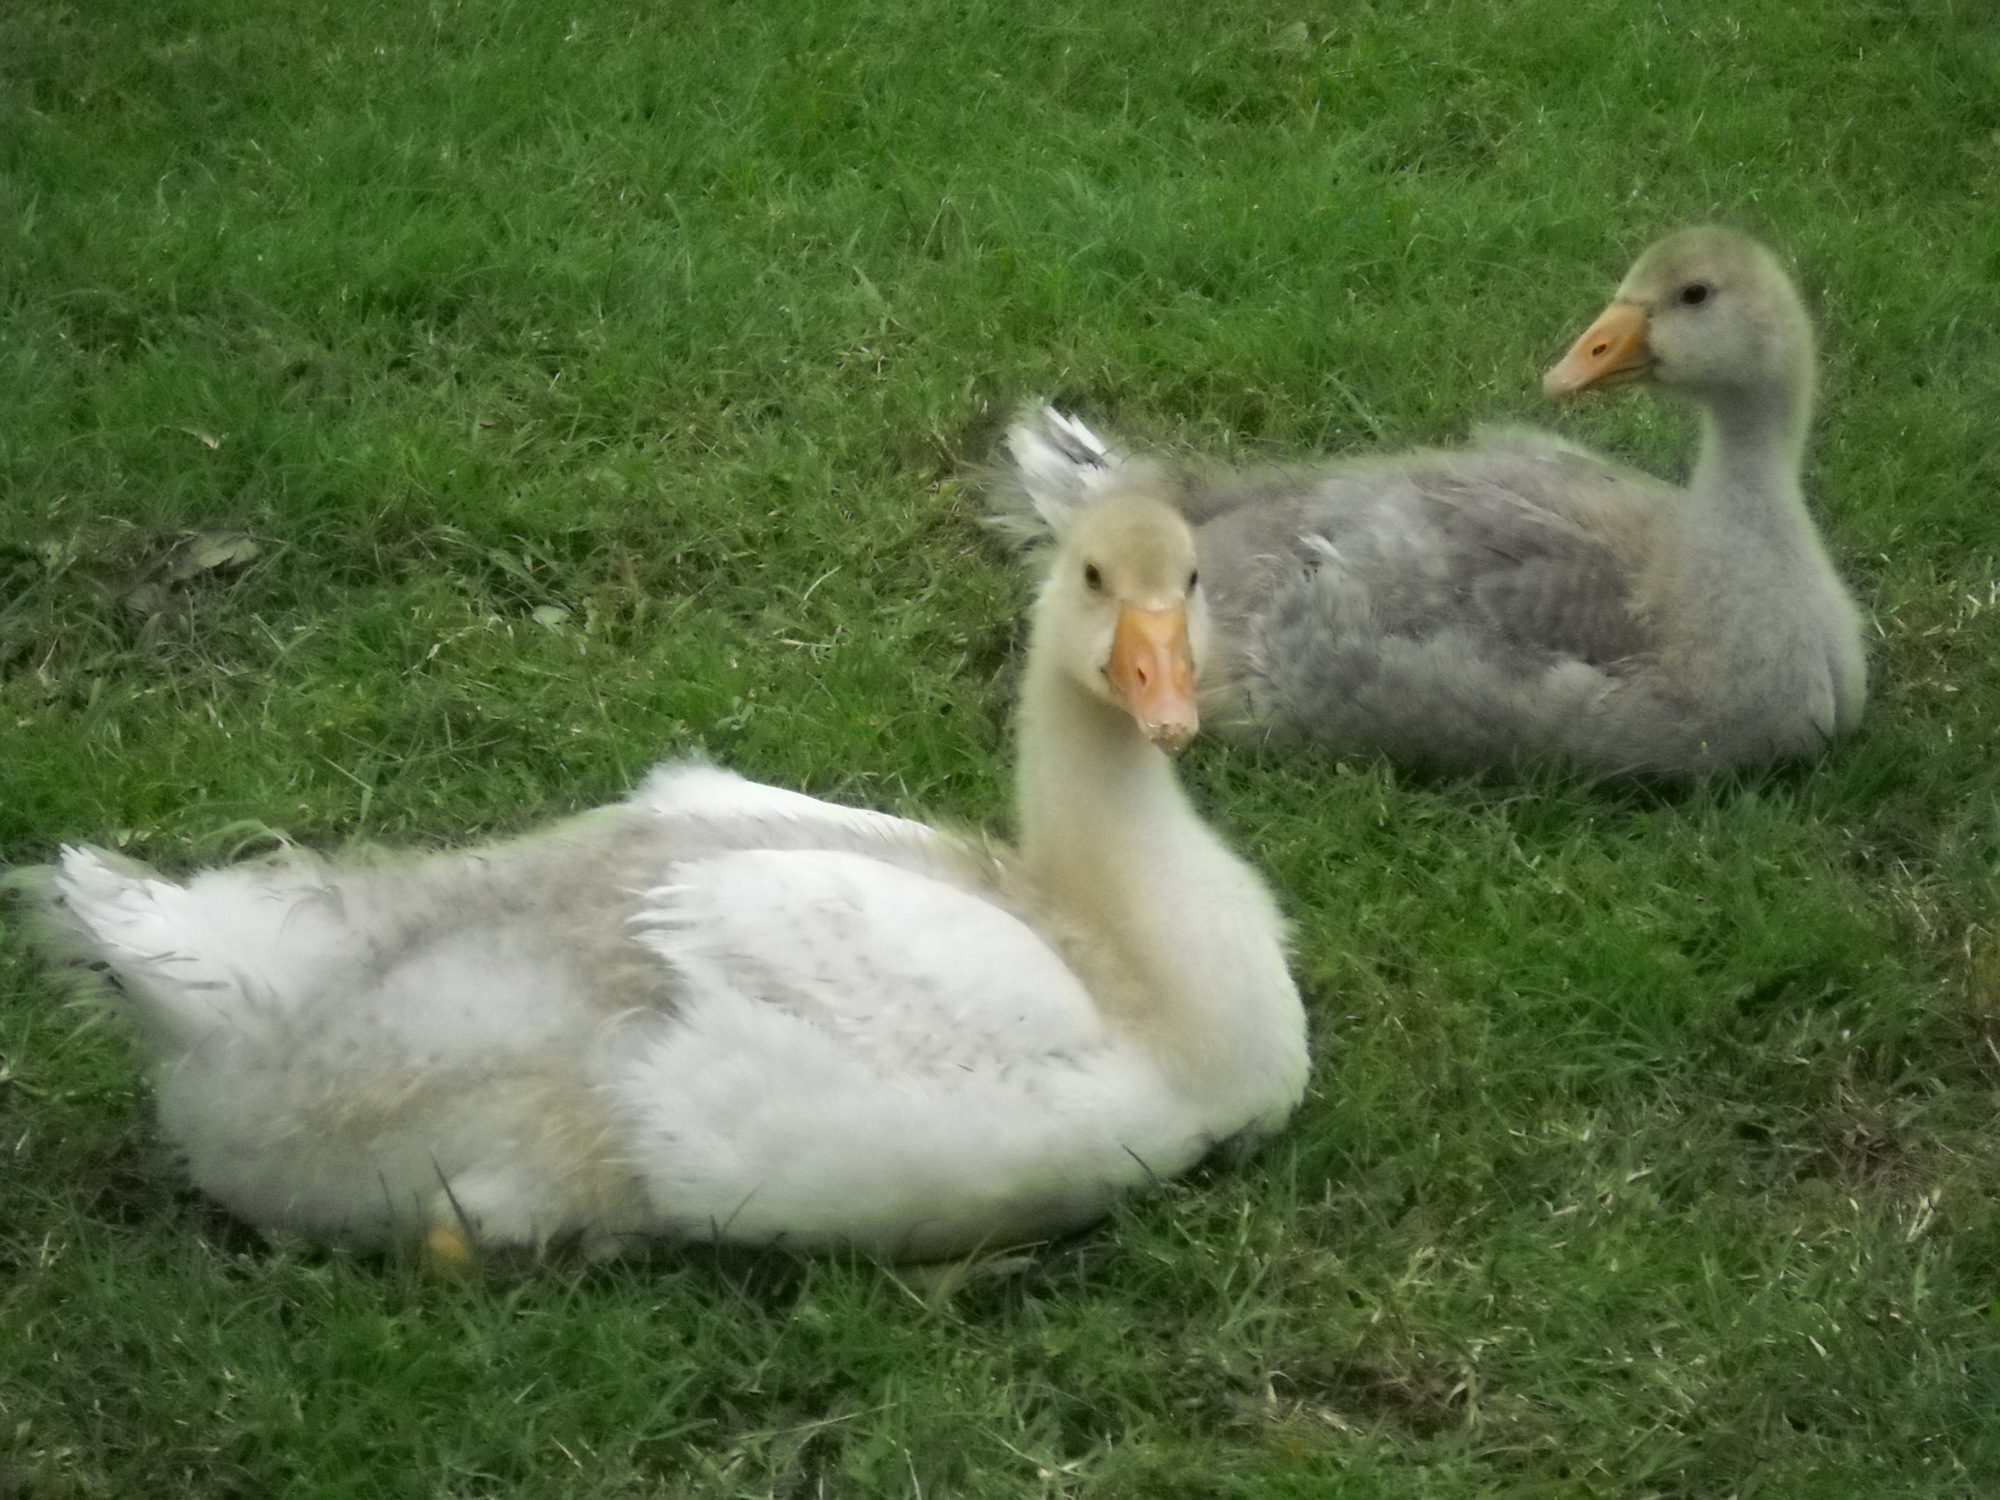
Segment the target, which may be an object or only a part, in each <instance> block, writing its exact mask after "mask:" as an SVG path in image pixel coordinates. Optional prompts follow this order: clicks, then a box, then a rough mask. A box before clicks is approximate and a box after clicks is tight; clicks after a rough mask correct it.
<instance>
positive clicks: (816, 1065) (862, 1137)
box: [611, 850, 1206, 1253]
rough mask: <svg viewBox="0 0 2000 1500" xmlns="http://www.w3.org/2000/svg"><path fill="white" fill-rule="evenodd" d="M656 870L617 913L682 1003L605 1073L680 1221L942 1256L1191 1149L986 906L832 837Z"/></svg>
mask: <svg viewBox="0 0 2000 1500" xmlns="http://www.w3.org/2000/svg"><path fill="white" fill-rule="evenodd" d="M673 875H674V883H673V884H671V885H666V886H662V887H660V888H659V889H657V890H655V891H651V892H648V893H647V897H646V901H645V905H644V908H643V909H642V911H641V912H640V913H639V915H638V916H637V917H635V918H634V919H633V930H634V933H635V936H636V937H637V939H638V941H640V942H641V943H643V944H644V945H645V946H646V947H648V948H649V949H651V950H652V951H653V952H654V953H656V954H657V955H658V956H659V957H660V958H662V959H663V960H665V961H666V962H667V963H668V964H670V965H671V966H672V967H673V968H674V970H675V971H676V972H677V974H678V975H679V977H680V979H681V981H682V985H681V990H682V996H681V1003H680V1004H679V1005H678V1006H677V1007H676V1010H675V1013H674V1015H673V1017H672V1018H671V1019H670V1020H663V1021H661V1022H658V1023H652V1022H647V1023H643V1025H642V1030H641V1032H640V1034H639V1035H638V1036H636V1037H631V1038H628V1040H627V1041H625V1042H623V1043H621V1056H620V1058H619V1060H618V1061H617V1062H615V1063H614V1064H613V1065H612V1070H611V1071H612V1077H613V1078H614V1080H615V1081H614V1083H613V1090H614V1092H615V1093H616V1094H617V1095H619V1096H620V1097H621V1098H622V1099H623V1100H624V1101H625V1104H626V1108H627V1109H628V1110H629V1112H630V1114H631V1116H632V1117H633V1120H634V1128H635V1131H636V1136H637V1143H636V1150H635V1157H636V1165H637V1167H638V1169H639V1171H640V1173H641V1174H642V1175H643V1176H644V1178H645V1179H646V1182H647V1185H648V1188H649V1190H650V1191H651V1193H652V1195H653V1197H654V1201H655V1204H656V1206H657V1209H658V1211H659V1212H660V1213H661V1214H662V1215H663V1216H665V1217H666V1218H668V1219H669V1220H671V1221H673V1222H674V1223H675V1224H677V1225H678V1226H679V1227H680V1228H681V1229H682V1231H683V1232H689V1233H694V1234H697V1235H699V1234H703V1233H714V1234H716V1235H718V1236H719V1237H723V1238H728V1239H734V1240H743V1241H753V1242H754V1241H763V1240H772V1239H777V1238H780V1237H782V1238H784V1239H785V1240H786V1241H787V1242H788V1243H791V1244H799V1245H804V1244H812V1243H816V1242H821V1241H828V1240H837V1241H844V1242H848V1243H853V1244H856V1245H860V1246H863V1247H870V1248H876V1249H881V1250H887V1251H890V1252H904V1253H906V1252H908V1251H910V1250H911V1249H913V1248H917V1249H921V1248H922V1247H924V1246H925V1245H926V1244H928V1243H929V1242H928V1241H927V1240H926V1239H925V1234H926V1230H925V1228H924V1226H925V1225H926V1224H927V1223H931V1222H939V1223H948V1224H951V1225H954V1226H957V1227H956V1228H955V1229H954V1231H953V1233H952V1237H951V1238H949V1239H948V1240H943V1241H940V1242H939V1248H940V1249H941V1250H944V1249H950V1248H954V1247H956V1248H966V1247H969V1244H972V1243H976V1242H977V1241H978V1239H979V1238H980V1237H981V1236H982V1235H983V1234H991V1235H992V1236H994V1237H995V1238H996V1239H1004V1238H1005V1237H1006V1236H1007V1235H1008V1234H1009V1233H1010V1232H1018V1231H1017V1230H1016V1226H1018V1225H1026V1224H1033V1223H1046V1222H1049V1221H1054V1222H1058V1223H1060V1222H1063V1221H1065V1220H1069V1219H1072V1218H1074V1219H1075V1220H1077V1221H1081V1220H1082V1219H1084V1218H1087V1217H1089V1216H1090V1215H1092V1214H1094V1213H1097V1212H1101V1211H1102V1208H1103V1204H1104V1200H1105V1198H1106V1197H1107V1195H1108V1194H1109V1193H1110V1192H1111V1191H1113V1190H1114V1189H1115V1188H1117V1187H1120V1186H1128V1185H1131V1184H1134V1183H1137V1182H1142V1181H1144V1180H1145V1179H1146V1178H1147V1176H1148V1175H1149V1174H1151V1173H1155V1172H1157V1173H1159V1174H1160V1175H1165V1174H1167V1173H1170V1172H1174V1171H1178V1170H1180V1169H1181V1168H1183V1167H1184V1166H1186V1165H1187V1164H1188V1162H1189V1161H1190V1160H1191V1159H1192V1158H1193V1156H1194V1155H1196V1154H1198V1153H1199V1151H1200V1150H1201V1149H1202V1148H1203V1147H1204V1146H1205V1145H1206V1142H1205V1141H1201V1140H1198V1139H1195V1138H1194V1137H1193V1134H1192V1133H1191V1132H1190V1131H1188V1130H1187V1129H1186V1128H1185V1127H1184V1126H1183V1125H1181V1124H1180V1123H1179V1112H1178V1109H1177V1107H1176V1104H1175V1101H1174V1099H1173V1098H1172V1096H1171V1094H1170V1093H1169V1091H1168V1090H1167V1088H1166V1086H1165V1085H1164V1084H1163V1083H1162V1082H1161V1080H1160V1078H1159V1077H1158V1075H1157V1074H1156V1073H1155V1072H1154V1071H1153V1070H1152V1069H1151V1068H1150V1067H1148V1066H1146V1065H1145V1064H1143V1063H1142V1062H1140V1061H1138V1060H1136V1056H1135V1054H1134V1053H1133V1051H1132V1050H1131V1049H1129V1048H1124V1047H1115V1046H1113V1045H1111V1038H1110V1037H1109V1035H1108V1033H1107V1032H1106V1029H1105V1026H1104V1023H1103V1021H1102V1020H1101V1019H1100V1016H1099V1013H1098V1009H1097V1007H1096V1005H1095V1004H1094V1002H1093V1001H1092V999H1091V997H1090V995H1089V994H1088V992H1087V991H1086V990H1085V989H1084V987H1083V984H1082V982H1081V981H1080V980H1079V979H1078V978H1077V976H1076V975H1075V974H1074V973H1073V972H1071V970H1070V969H1069V967H1068V966H1067V964H1066V963H1065V962H1064V961H1063V959H1062V958H1061V957H1060V956H1059V955H1058V954H1057V953H1056V952H1055V950H1054V949H1052V948H1051V947H1050V946H1049V945H1048V944H1047V943H1046V942H1045V941H1044V940H1043V939H1042V938H1041V937H1040V936H1039V935H1037V934H1036V933H1035V932H1034V930H1033V929H1031V928H1030V927H1029V926H1028V925H1027V924H1026V923H1025V922H1023V921H1022V920H1021V919H1020V918H1019V917H1017V916H1015V915H1013V914H1012V913H1010V912H1008V911H1007V910H1005V909H1003V908H1002V907H1000V906H998V905H996V904H994V903H993V902H992V901H991V900H988V899H984V898H982V897H981V896H980V895H978V894H974V893H971V892H968V891H966V890H964V889H962V888H960V887H959V886H956V885H954V884H949V883H946V882H943V881H939V880H935V879H932V878H929V877H928V876H926V875H924V874H922V873H918V872H914V871H911V870H909V869H905V868H901V867H898V866H896V865H893V864H888V863H884V862H882V861H879V860H875V859H871V858H869V857H868V856H867V855H865V854H857V853H850V852H841V851H823V850H811V851H789V850H788V851H774V850H763V851H747V852H740V853H731V854H725V855H721V856H718V857H715V858H711V859H704V860H700V861H694V862H690V863H687V864H683V865H679V866H676V867H675V870H674V872H673ZM1003 1205H1004V1206H1005V1208H1006V1210H1007V1212H1006V1213H1004V1214H1003V1213H1001V1212H1000V1210H1001V1208H1002V1206H1003ZM912 1226H915V1227H914V1228H913V1227H912Z"/></svg>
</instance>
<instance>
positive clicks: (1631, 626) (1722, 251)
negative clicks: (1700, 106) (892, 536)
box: [996, 227, 1866, 777]
mask: <svg viewBox="0 0 2000 1500" xmlns="http://www.w3.org/2000/svg"><path fill="white" fill-rule="evenodd" d="M1812 367H1813V340H1812V331H1811V327H1810V324H1809V323H1808V321H1807V318H1806V313H1805V310H1804V307H1803V305H1802V303H1801V301H1800V298H1799V294H1798V292H1797V290H1796V289H1795V288H1794V286H1793V284H1792V282H1791V280H1790V278H1789V277H1787V275H1786V274H1785V272H1784V270H1783V269H1782V268H1781V267H1780V266H1779V264H1778V262H1777V260H1776V258H1775V257H1774V256H1773V255H1772V254H1771V252H1770V251H1769V250H1767V249H1766V248H1765V247H1764V246H1762V245H1761V244H1759V243H1758V242H1756V241H1755V240H1752V239H1750V238H1748V237H1747V236H1745V235H1743V234H1741V233H1738V232H1735V231H1732V230H1728V229H1722V228H1715V227H1703V228H1696V229H1688V230H1683V231H1681V232H1680V233H1677V234H1674V235H1672V236H1670V237H1668V238H1666V239H1664V240H1662V241H1660V242H1659V243H1657V244H1655V245H1653V246H1652V247H1651V248H1650V249H1648V250H1647V251H1646V252H1645V253H1644V254H1643V255H1642V256H1640V258H1639V260H1638V261H1637V263H1636V264H1634V265H1633V267H1632V268H1631V270H1630V272H1629V273H1628V274H1627V275H1626V277H1625V279H1624V282H1623V283H1622V284H1621V285H1620V286H1619V288H1618V290H1617V292H1616V294H1615V295H1614V297H1613V299H1612V301H1611V303H1610V305H1609V306H1608V307H1607V308H1606V309H1605V310H1604V312H1603V313H1602V315H1600V316H1599V317H1598V318H1597V319H1596V321H1594V322H1593V323H1591V324H1590V326H1589V327H1588V328H1587V329H1585V331H1584V332H1583V334H1582V335H1581V336H1580V337H1579V338H1578V339H1577V340H1576V342H1575V343H1574V345H1572V346H1571V348H1570V349H1569V352H1568V353H1567V354H1565V355H1564V356H1563V357H1562V359H1561V360H1560V362H1558V363H1557V364H1556V365H1555V366H1554V367H1553V368H1552V369H1550V370H1549V371H1548V373H1547V375H1546V377H1545V379H1544V382H1543V384H1544V389H1545V391H1546V392H1547V394H1548V395H1550V396H1551V397H1556V398H1566V397H1569V396H1573V395H1575V394H1577V393H1579V392H1582V391H1585V390H1589V389H1592V388H1599V387H1611V386H1617V385H1624V384H1630V383H1637V382H1646V383H1648V384H1651V385H1653V386H1655V387H1656V388H1658V389H1659V390H1661V391H1663V392H1667V393H1669V394H1672V395H1675V396H1678V397H1681V398H1684V399H1685V400H1687V401H1689V402H1691V403H1692V404H1693V405H1694V406H1695V407H1696V408H1697V410H1698V411H1699V413H1700V416H1701V424H1702V437H1701V447H1700V454H1699V457H1698V458H1697V460H1696V462H1695V466H1694V471H1693V475H1692V477H1691V479H1690V481H1689V483H1688V484H1687V486H1686V487H1685V488H1680V487H1676V486H1673V485H1669V484H1666V483H1663V482H1661V481H1659V480H1656V479H1653V478H1651V477H1649V476H1647V475H1645V474H1642V473H1639V472H1636V471H1634V470H1631V469H1628V468H1625V467H1623V466H1620V465H1618V464H1616V463H1613V462H1611V461H1609V460H1606V459H1604V458H1601V457H1598V456H1597V455H1595V454H1593V453H1590V452H1588V451H1587V450H1584V449H1582V448H1579V447H1576V446H1574V445H1572V444H1570V443H1568V442H1565V441H1563V440H1562V439H1560V438H1557V437H1555V436H1552V435H1549V434H1545V433H1540V432H1536V431H1534V430H1531V429H1525V428H1509V429H1499V430H1494V431H1487V432H1482V433H1479V434H1475V438H1474V441H1473V442H1472V443H1471V444H1470V445H1469V446H1467V447H1465V448H1462V449H1458V450H1424V451H1417V452H1413V453H1407V454H1402V455H1398V456H1395V457H1390V458H1380V459H1368V460H1360V461H1350V462H1331V463H1325V464H1322V465H1320V466H1317V467H1307V468H1299V469H1291V470H1283V471H1278V470H1269V471H1262V472H1258V471H1239V472H1234V473H1219V474H1218V473H1213V472H1210V471H1206V470H1201V469H1197V468H1193V467H1187V466H1176V465H1170V464H1167V463H1165V462H1162V461H1160V460H1157V459H1151V458H1145V457H1135V456H1128V455H1126V454H1124V453H1123V452H1122V451H1120V450H1119V449H1118V448H1117V447H1116V446H1115V445H1113V444H1111V443H1109V442H1106V441H1105V440H1103V439H1101V438H1099V437H1098V436H1097V435H1096V434H1095V433H1093V432H1092V431H1091V430H1090V429H1089V428H1088V427H1086V426H1084V425H1083V424H1082V423H1081V422H1079V421H1077V420H1076V419H1074V418H1073V417H1070V416H1067V415H1065V414H1063V413H1061V412H1058V411H1055V410H1053V409H1049V408H1043V409H1041V410H1039V411H1034V412H1030V413H1028V414H1026V415H1025V416H1023V417H1022V418H1021V419H1020V420H1019V421H1018V422H1017V423H1016V425H1015V426H1014V427H1013V428H1012V430H1011V432H1010V433H1009V436H1008V448H1009V450H1010V459H1011V462H1010V463H1008V464H1007V465H1005V466H1004V467H1003V472H1002V474H1001V475H1000V482H999V483H998V485H997V486H996V489H997V491H998V495H999V499H1000V504H1001V514H1000V515H999V516H998V517H997V518H996V520H997V522H998V523H999V524H1000V525H1002V526H1003V527H1004V528H1009V529H1012V530H1015V531H1016V532H1023V531H1026V532H1039V531H1040V530H1042V529H1044V528H1045V527H1047V526H1048V525H1050V524H1052V522H1053V521H1054V520H1055V518H1057V517H1059V516H1062V515H1064V514H1066V513H1068V512H1070V511H1072V510H1074V509H1077V508H1079V507H1083V506H1086V505H1088V504H1090V503H1094V502H1095V501H1096V500H1098V499H1099V498H1101V497H1103V496H1105V495H1108V494H1113V493H1150V494H1154V495H1157V496H1160V497H1162V498H1165V499H1168V500H1170V501H1171V502H1172V503H1174V504H1175V505H1176V506H1178V507H1179V508H1180V509H1181V510H1182V512H1183V513H1184V514H1185V515H1186V516H1187V517H1188V519H1189V520H1190V521H1192V522H1194V523H1195V524H1196V526H1197V535H1198V542H1199V555H1200V560H1201V569H1202V577H1203V579H1204V580H1205V582H1206V584H1207V586H1208V588H1209V590H1210V598H1211V602H1212V605H1213V607H1214V610H1215V618H1216V625H1217V642H1218V658H1219V659H1218V662H1217V668H1216V671H1215V672H1214V673H1213V674H1212V676H1211V679H1210V684H1209V689H1210V692H1211V694H1212V695H1213V697H1214V700H1215V701H1214V703H1213V705H1212V706H1214V707H1216V708H1219V709H1223V710H1225V711H1226V712H1227V713H1228V714H1229V715H1230V716H1232V717H1233V718H1234V719H1235V720H1236V721H1237V722H1238V724H1239V725H1242V726H1247V727H1249V728H1251V729H1252V730H1254V731H1255V732H1258V733H1261V734H1264V735H1269V736H1273V737H1276V738H1279V739H1292V740H1314V741H1320V742H1324V743H1328V744H1331V745H1333V746H1335V747H1337V748H1339V749H1342V750H1372V751H1378V752H1383V753H1386V754H1387V755H1389V756H1390V757H1392V758H1398V759H1402V760H1405V761H1410V762H1415V763H1421V764H1427V765H1430V766H1433V767H1436V768H1442V769H1447V770H1466V769H1480V768H1486V767H1490V766H1494V765H1499V764H1506V763H1519V762H1523V761H1536V760H1560V761H1565V762H1568V763H1571V764H1572V765H1575V766H1578V767H1582V768H1584V769H1585V770H1586V771H1589V772H1594V773H1601V774H1625V773H1634V774H1643V775H1657V776H1667V777H1671V776H1682V775H1692V774H1700V773H1705V772H1710V771H1716V770H1722V769H1727V768H1732V767H1750V766H1755V765H1757V764H1760V763H1764V762H1769V761H1774V760H1778V759H1782V758H1786V757H1792V756H1798V755H1803V754H1809V753H1812V752H1814V751H1817V750H1819V749H1820V748H1821V747H1822V746H1824V745H1826V744H1827V743H1828V742H1829V741H1831V740H1832V739H1834V738H1835V737H1837V736H1839V735H1841V734H1844V733H1846V732H1847V731H1848V730H1850V729H1852V728H1853V727H1854V725H1855V723H1856V722H1857V721H1858V720H1859V718H1860V716H1861V711H1862V706H1863V703H1864V700H1865V696H1866V673H1865V667H1864V661H1863V654H1862V644H1861V616H1860V613H1859V611H1858V610H1857V608H1856V606H1855V603H1854V600H1853V598H1852V596H1851V595H1850V594H1849V592H1848V590H1847V589H1846V587H1845V586H1844V585H1843V584H1842V582H1841V580H1840V577H1839V575H1838V573H1837V572H1836V571H1835V569H1834V566H1833V564H1832V562H1831V561H1830V560H1829V559H1828V556H1827V552H1826V548H1825V546H1824V544H1823V543H1822V541H1821V539H1820V536H1819V533H1818V531H1817V530H1816V529H1815V527H1814V524H1813V520H1812V517H1811V515H1810V514H1809V513H1808V511H1807V509H1806V504H1805V500H1804V496H1803V494H1802V491H1801V488H1800V468H1801V464H1802V462H1803V455H1804V449H1805V439H1806V428H1807V424H1808V421H1809V417H1810V411H1811V402H1812V384H1813V375H1812Z"/></svg>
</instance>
